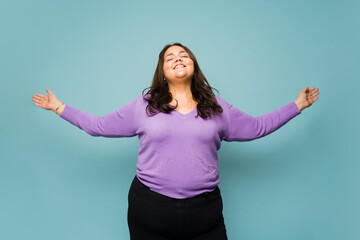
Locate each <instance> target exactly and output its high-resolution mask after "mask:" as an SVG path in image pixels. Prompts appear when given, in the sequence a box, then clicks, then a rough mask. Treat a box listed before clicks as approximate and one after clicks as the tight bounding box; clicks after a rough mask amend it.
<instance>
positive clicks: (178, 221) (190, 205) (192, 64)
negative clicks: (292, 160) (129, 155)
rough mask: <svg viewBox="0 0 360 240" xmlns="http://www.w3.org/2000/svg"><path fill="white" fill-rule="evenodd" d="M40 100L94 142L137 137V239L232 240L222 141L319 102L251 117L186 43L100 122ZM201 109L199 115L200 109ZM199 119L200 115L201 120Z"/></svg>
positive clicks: (308, 97) (248, 137)
mask: <svg viewBox="0 0 360 240" xmlns="http://www.w3.org/2000/svg"><path fill="white" fill-rule="evenodd" d="M46 90H47V92H48V93H49V96H45V95H42V94H36V95H35V96H33V101H35V102H36V103H34V104H35V105H36V106H39V107H41V108H44V109H48V110H53V111H54V112H55V113H57V114H59V115H60V117H61V118H63V119H65V120H67V121H68V122H70V123H71V124H73V125H75V126H77V127H78V128H80V129H82V130H84V131H85V132H86V133H88V134H90V135H91V136H102V137H111V138H114V137H133V136H138V137H139V141H140V148H139V151H138V159H137V164H136V166H137V169H136V176H135V177H134V179H133V182H132V184H131V187H130V189H129V195H128V204H129V206H128V226H129V231H130V237H131V239H132V240H144V239H146V240H168V239H188V240H200V239H206V240H226V239H227V234H226V228H225V224H224V218H223V214H222V210H223V203H222V197H221V192H220V189H219V187H218V184H219V183H220V177H219V168H218V155H217V151H218V150H219V149H220V146H221V142H222V141H227V142H232V141H239V142H240V141H252V140H254V139H258V138H262V137H264V136H266V135H268V134H270V133H272V132H274V131H276V130H277V129H279V128H280V127H282V126H283V125H284V124H286V123H287V122H288V121H290V120H291V119H292V118H294V117H295V116H297V115H299V114H300V113H301V111H302V110H303V109H304V108H307V107H309V106H311V105H312V104H313V103H314V102H315V101H316V100H317V99H318V97H317V95H318V94H319V92H318V89H315V88H310V89H308V88H304V89H303V90H302V91H301V92H300V94H299V95H298V98H297V99H296V100H295V101H291V102H289V103H287V104H286V105H284V106H283V107H281V108H279V109H277V110H275V111H273V112H270V113H268V114H265V115H262V116H259V117H253V116H250V115H248V114H246V113H245V112H243V111H241V110H240V109H237V108H235V107H234V106H232V105H231V104H229V103H228V102H227V101H225V100H224V99H222V98H220V97H219V96H215V94H214V93H213V92H212V87H211V86H210V85H209V83H208V81H207V80H206V78H205V76H204V74H203V73H202V71H201V69H200V67H199V64H198V62H197V60H196V58H195V56H194V54H193V53H192V52H191V51H190V50H189V49H188V48H187V47H185V46H183V45H181V44H180V43H174V44H169V45H166V46H165V47H164V48H163V49H162V51H161V52H160V54H159V60H158V64H157V67H156V70H155V74H154V77H153V81H152V85H151V87H149V90H148V92H147V93H146V94H144V91H145V90H146V89H144V90H143V94H141V95H139V96H138V97H137V98H136V99H134V100H133V101H131V102H130V103H128V104H126V105H125V106H123V107H120V108H118V109H116V111H114V112H112V113H109V114H107V115H105V116H96V115H93V114H90V113H87V112H84V111H81V110H79V109H76V108H74V107H72V106H70V105H68V104H64V103H62V102H60V101H59V100H58V99H57V97H56V96H55V95H54V94H53V93H52V92H51V91H50V90H49V89H46ZM195 110H196V111H195ZM199 116H200V117H199Z"/></svg>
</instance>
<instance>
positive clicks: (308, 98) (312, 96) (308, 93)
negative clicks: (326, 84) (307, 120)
mask: <svg viewBox="0 0 360 240" xmlns="http://www.w3.org/2000/svg"><path fill="white" fill-rule="evenodd" d="M318 94H319V89H318V88H314V87H312V88H310V89H309V87H306V88H304V89H303V90H302V91H301V92H300V94H299V96H298V98H297V99H296V100H295V103H296V106H297V107H298V109H299V111H302V110H304V109H305V108H307V107H310V106H311V105H312V104H313V103H314V102H315V101H316V100H318V98H319V97H316V96H317V95H318Z"/></svg>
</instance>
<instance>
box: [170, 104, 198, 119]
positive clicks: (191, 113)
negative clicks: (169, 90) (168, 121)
mask: <svg viewBox="0 0 360 240" xmlns="http://www.w3.org/2000/svg"><path fill="white" fill-rule="evenodd" d="M196 110H197V106H196V107H195V108H194V109H193V110H191V111H190V112H188V113H185V114H184V113H181V112H179V111H178V110H176V109H174V112H175V113H177V114H178V115H180V116H182V117H190V116H192V115H193V113H194V112H196Z"/></svg>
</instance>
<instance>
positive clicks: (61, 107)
mask: <svg viewBox="0 0 360 240" xmlns="http://www.w3.org/2000/svg"><path fill="white" fill-rule="evenodd" d="M64 106H65V103H62V102H60V103H59V104H58V106H57V107H55V109H53V112H54V113H56V114H58V115H60V114H61V112H62V110H63V108H64Z"/></svg>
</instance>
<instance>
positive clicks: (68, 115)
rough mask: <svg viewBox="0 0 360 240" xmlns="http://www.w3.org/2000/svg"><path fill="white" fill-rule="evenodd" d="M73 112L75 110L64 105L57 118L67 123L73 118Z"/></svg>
mask: <svg viewBox="0 0 360 240" xmlns="http://www.w3.org/2000/svg"><path fill="white" fill-rule="evenodd" d="M75 111H76V109H75V108H73V107H71V106H70V105H68V104H66V105H65V107H64V110H63V111H62V112H61V113H60V115H59V116H60V117H61V118H63V119H65V120H67V121H70V119H71V117H72V118H73V116H75V114H73V113H74V112H75Z"/></svg>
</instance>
